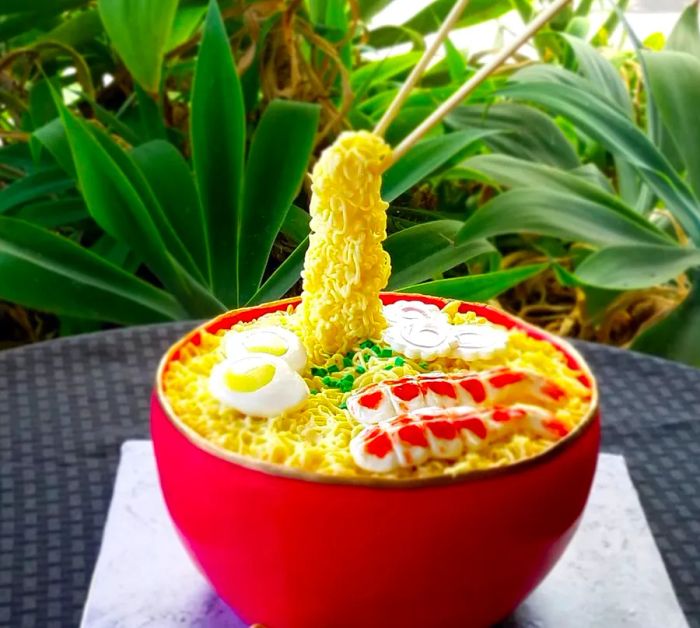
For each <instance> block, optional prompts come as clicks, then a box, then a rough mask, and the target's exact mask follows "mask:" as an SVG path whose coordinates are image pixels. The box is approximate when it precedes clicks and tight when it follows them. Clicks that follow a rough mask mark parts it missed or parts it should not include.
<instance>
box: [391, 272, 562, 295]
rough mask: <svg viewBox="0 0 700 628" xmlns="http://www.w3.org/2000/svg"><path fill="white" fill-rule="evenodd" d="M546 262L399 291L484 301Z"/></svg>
mask: <svg viewBox="0 0 700 628" xmlns="http://www.w3.org/2000/svg"><path fill="white" fill-rule="evenodd" d="M548 266H549V264H533V265H530V266H518V267H516V268H510V269H508V270H496V271H494V272H492V273H484V274H483V275H468V276H467V277H455V278H454V279H439V280H438V281H429V282H427V283H419V284H416V285H414V286H407V287H406V288H402V289H401V290H399V292H412V293H417V294H429V295H432V296H435V297H447V298H448V299H460V300H462V301H479V302H481V301H488V300H489V299H493V298H494V297H497V296H498V295H499V294H501V293H503V292H505V291H506V290H509V289H510V288H512V287H513V286H517V285H518V284H519V283H520V282H521V281H525V280H526V279H530V277H534V276H535V275H539V274H540V273H541V272H542V271H543V270H544V269H545V268H547V267H548Z"/></svg>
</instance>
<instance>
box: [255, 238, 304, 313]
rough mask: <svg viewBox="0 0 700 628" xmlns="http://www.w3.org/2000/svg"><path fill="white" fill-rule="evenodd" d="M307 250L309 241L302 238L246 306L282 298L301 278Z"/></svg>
mask: <svg viewBox="0 0 700 628" xmlns="http://www.w3.org/2000/svg"><path fill="white" fill-rule="evenodd" d="M308 248H309V239H308V238H304V239H303V240H302V241H301V243H300V244H299V246H297V248H295V249H294V250H293V251H292V252H291V253H290V254H289V257H287V259H286V260H284V262H282V263H281V264H280V265H279V266H278V267H277V269H276V270H275V272H274V273H272V275H270V277H269V278H268V280H267V281H266V282H265V283H264V284H263V285H262V287H261V288H260V289H259V290H258V291H257V292H256V293H255V294H254V295H253V296H252V297H251V298H250V300H249V301H248V303H246V305H256V304H258V303H265V302H267V301H274V300H275V299H279V298H280V297H282V296H284V295H285V294H286V293H287V292H288V291H289V290H290V289H291V288H292V286H293V285H294V284H295V283H296V282H297V281H299V279H300V278H301V270H302V268H303V267H304V257H305V255H306V251H307V250H308Z"/></svg>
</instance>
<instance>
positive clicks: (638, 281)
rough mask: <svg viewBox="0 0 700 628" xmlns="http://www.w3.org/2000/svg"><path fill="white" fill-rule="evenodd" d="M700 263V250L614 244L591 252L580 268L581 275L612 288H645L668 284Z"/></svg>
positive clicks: (586, 279) (585, 279) (584, 281)
mask: <svg viewBox="0 0 700 628" xmlns="http://www.w3.org/2000/svg"><path fill="white" fill-rule="evenodd" d="M695 266H700V250H698V249H694V248H681V247H669V246H656V245H651V246H650V245H644V244H636V245H633V246H630V245H623V246H611V247H607V248H604V249H602V250H600V251H597V252H596V253H593V254H592V255H589V256H588V257H587V258H586V259H585V260H583V262H582V263H581V264H579V266H578V267H577V268H576V275H577V277H578V278H579V279H580V280H581V281H582V282H583V283H586V284H588V285H591V286H596V287H599V288H607V289H609V290H641V289H644V288H649V287H651V286H657V285H659V284H662V283H666V282H667V281H670V280H671V279H674V278H675V277H678V276H679V275H680V274H682V273H684V272H686V271H687V270H688V269H689V268H693V267H695Z"/></svg>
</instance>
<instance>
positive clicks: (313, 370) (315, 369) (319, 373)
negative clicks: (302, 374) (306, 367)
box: [311, 366, 328, 377]
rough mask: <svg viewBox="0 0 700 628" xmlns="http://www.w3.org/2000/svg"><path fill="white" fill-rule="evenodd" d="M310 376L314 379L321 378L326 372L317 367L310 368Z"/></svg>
mask: <svg viewBox="0 0 700 628" xmlns="http://www.w3.org/2000/svg"><path fill="white" fill-rule="evenodd" d="M311 374H312V375H315V376H316V377H323V376H324V375H328V371H327V370H326V369H324V368H321V367H318V366H312V367H311Z"/></svg>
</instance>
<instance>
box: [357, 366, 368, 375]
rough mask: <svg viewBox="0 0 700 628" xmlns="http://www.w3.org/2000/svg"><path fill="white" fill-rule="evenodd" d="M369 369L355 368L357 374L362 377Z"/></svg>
mask: <svg viewBox="0 0 700 628" xmlns="http://www.w3.org/2000/svg"><path fill="white" fill-rule="evenodd" d="M366 372H367V369H366V368H365V367H364V366H356V367H355V373H357V374H358V375H362V373H366Z"/></svg>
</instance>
